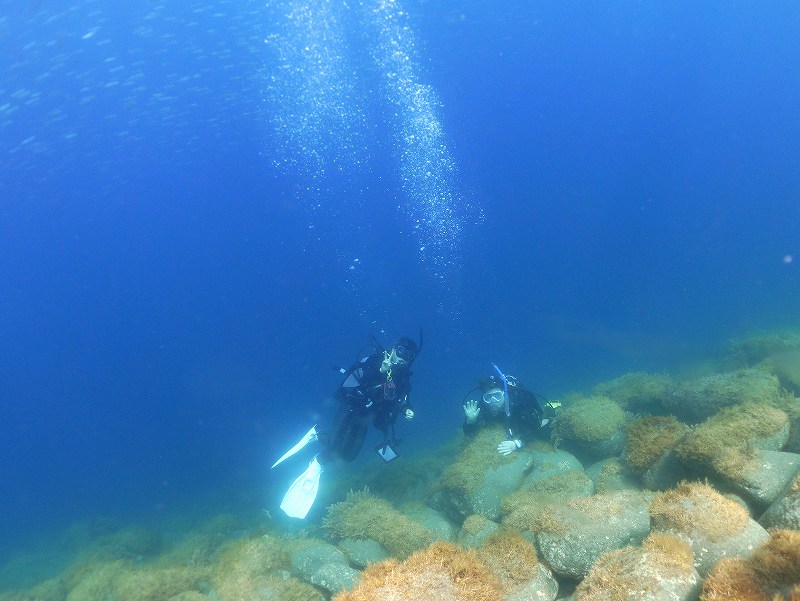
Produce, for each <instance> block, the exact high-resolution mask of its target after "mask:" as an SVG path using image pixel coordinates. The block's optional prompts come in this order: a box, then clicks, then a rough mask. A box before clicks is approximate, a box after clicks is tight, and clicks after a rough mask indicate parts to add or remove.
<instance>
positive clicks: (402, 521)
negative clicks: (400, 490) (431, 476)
mask: <svg viewBox="0 0 800 601" xmlns="http://www.w3.org/2000/svg"><path fill="white" fill-rule="evenodd" d="M322 525H323V528H324V529H325V530H326V531H327V533H328V535H329V536H330V537H331V538H333V539H334V540H340V539H345V538H354V539H371V540H374V541H376V542H378V543H380V544H381V545H382V546H383V547H384V548H385V549H387V550H388V551H389V552H390V553H391V554H392V555H393V556H395V557H399V558H403V557H407V556H408V555H410V554H411V553H413V552H414V551H416V550H418V549H422V548H423V547H425V546H427V545H429V544H430V543H431V542H432V541H433V535H432V534H431V532H430V531H429V530H428V529H427V528H425V527H424V526H422V525H421V524H419V523H417V522H415V521H414V520H412V519H411V518H409V517H408V516H406V515H404V514H402V513H400V512H399V511H398V510H397V509H395V508H394V507H392V505H391V503H389V502H388V501H386V500H385V499H380V498H378V497H375V496H373V495H372V494H370V492H369V491H368V490H362V491H356V492H353V491H351V492H349V493H348V494H347V497H346V498H345V500H344V501H341V502H339V503H336V504H334V505H331V506H330V507H329V508H328V513H327V514H326V516H325V517H324V518H323V521H322Z"/></svg>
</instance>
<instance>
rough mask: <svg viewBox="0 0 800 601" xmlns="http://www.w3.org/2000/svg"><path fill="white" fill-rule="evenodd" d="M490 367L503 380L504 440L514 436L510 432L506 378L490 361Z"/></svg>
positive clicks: (509, 409)
mask: <svg viewBox="0 0 800 601" xmlns="http://www.w3.org/2000/svg"><path fill="white" fill-rule="evenodd" d="M492 367H494V369H495V371H497V373H498V374H499V376H500V379H501V380H502V381H503V399H504V401H505V414H506V440H512V439H513V438H514V436H513V435H512V434H511V402H510V400H509V398H508V380H506V376H505V374H503V372H502V371H500V368H499V367H497V365H496V364H495V363H492Z"/></svg>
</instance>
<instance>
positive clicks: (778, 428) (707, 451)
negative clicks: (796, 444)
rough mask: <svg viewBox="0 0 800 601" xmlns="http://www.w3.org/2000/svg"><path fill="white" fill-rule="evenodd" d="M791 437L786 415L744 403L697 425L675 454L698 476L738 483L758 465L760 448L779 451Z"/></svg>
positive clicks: (762, 404) (778, 411) (758, 404)
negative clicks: (708, 476) (747, 472)
mask: <svg viewBox="0 0 800 601" xmlns="http://www.w3.org/2000/svg"><path fill="white" fill-rule="evenodd" d="M788 436H789V418H788V417H787V415H786V413H785V412H783V411H781V410H780V409H777V408H775V407H772V406H771V405H768V404H766V403H755V402H749V403H742V404H740V405H737V406H735V407H729V408H727V409H723V410H721V411H720V412H719V413H717V414H716V415H713V416H712V417H709V418H708V419H707V420H705V421H704V422H703V423H701V424H699V425H697V426H695V427H694V428H693V429H692V431H691V432H690V433H689V434H687V435H686V436H685V437H684V438H683V439H682V440H681V441H680V442H679V443H678V444H677V445H676V446H675V453H676V455H677V456H678V458H679V459H680V460H681V461H683V462H684V463H685V464H686V465H688V466H691V467H692V468H693V469H695V471H696V472H697V473H698V475H701V476H706V475H712V476H714V475H718V476H721V477H722V478H723V479H725V480H726V481H730V482H736V481H738V480H739V479H740V478H742V476H743V475H744V474H745V472H746V471H747V470H748V469H749V468H752V467H755V466H757V453H756V449H765V450H770V449H771V450H777V449H779V448H781V446H783V445H784V444H785V443H786V441H787V439H788ZM784 484H785V482H784Z"/></svg>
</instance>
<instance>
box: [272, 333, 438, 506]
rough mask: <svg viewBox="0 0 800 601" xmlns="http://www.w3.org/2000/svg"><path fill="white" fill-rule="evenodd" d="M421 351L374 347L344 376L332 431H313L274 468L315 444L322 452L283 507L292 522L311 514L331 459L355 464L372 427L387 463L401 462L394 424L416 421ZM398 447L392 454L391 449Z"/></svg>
mask: <svg viewBox="0 0 800 601" xmlns="http://www.w3.org/2000/svg"><path fill="white" fill-rule="evenodd" d="M421 349H422V332H421V331H420V340H419V346H417V344H416V343H415V342H414V341H413V340H411V339H409V338H400V339H398V341H397V342H396V343H395V345H394V346H393V347H392V348H391V349H390V350H385V349H384V348H383V347H381V346H380V345H377V344H376V345H375V352H373V353H372V354H371V355H369V356H368V357H364V358H363V359H361V360H360V361H358V362H357V363H356V364H355V365H353V366H352V367H350V369H343V370H340V371H341V372H342V373H343V374H345V378H344V381H343V382H342V383H341V385H340V386H339V388H338V389H337V390H336V393H335V397H336V398H337V399H338V400H339V409H338V411H337V413H336V418H335V419H334V422H333V427H332V428H331V430H330V431H326V430H318V429H317V427H316V426H314V427H313V428H311V429H310V430H309V431H308V432H307V433H306V434H305V436H303V438H301V439H300V441H299V442H298V443H297V444H295V445H294V446H293V447H292V448H291V449H289V450H288V451H286V452H285V453H284V454H283V456H281V458H280V459H278V460H277V461H276V462H275V463H274V464H272V467H273V468H274V467H275V466H277V465H279V464H281V463H282V462H283V461H285V460H286V459H288V458H289V457H292V456H293V455H295V454H296V453H298V452H299V451H300V450H302V449H303V448H304V447H305V446H306V445H307V444H309V443H310V442H312V441H319V442H320V443H321V444H322V447H323V448H322V450H321V451H320V452H319V453H318V454H317V455H315V456H314V458H313V459H312V460H311V463H310V464H309V465H308V468H307V469H306V471H305V472H303V473H302V474H301V475H300V476H299V477H298V478H297V479H296V480H295V481H294V483H293V484H292V486H291V487H290V488H289V490H288V491H287V492H286V494H285V495H284V497H283V501H281V509H282V510H283V511H284V512H285V513H286V515H288V516H289V517H294V518H299V519H303V518H305V517H306V515H307V514H308V512H309V510H310V509H311V506H312V505H313V503H314V499H315V498H316V496H317V491H318V489H319V481H320V476H321V475H322V471H323V465H324V464H325V463H327V462H329V461H331V460H333V459H337V458H338V459H342V460H344V461H353V459H355V458H356V457H357V456H358V453H359V452H360V451H361V447H363V446H364V439H365V438H366V436H367V430H368V429H369V426H370V425H372V426H375V427H376V428H378V429H379V430H381V431H382V432H383V442H382V443H381V444H380V445H378V447H377V449H375V450H376V451H377V452H378V453H379V454H380V456H381V457H382V458H383V460H384V461H387V462H388V461H391V460H392V459H395V458H396V457H397V453H396V452H395V448H396V447H397V445H398V444H399V442H400V441H399V440H398V439H397V438H396V437H395V433H394V424H395V422H396V421H397V418H398V416H400V415H401V414H402V415H403V416H404V417H405V418H406V419H409V420H410V419H413V418H414V410H413V409H412V408H411V404H410V403H409V401H408V393H409V392H410V390H411V364H412V363H413V362H414V360H415V359H416V358H417V355H418V354H419V351H420V350H421ZM393 447H394V448H393Z"/></svg>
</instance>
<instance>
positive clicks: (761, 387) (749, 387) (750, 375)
mask: <svg viewBox="0 0 800 601" xmlns="http://www.w3.org/2000/svg"><path fill="white" fill-rule="evenodd" d="M784 397H785V393H784V392H783V390H782V389H781V385H780V382H779V381H778V378H777V377H776V376H775V375H773V374H770V373H768V372H766V371H764V370H761V369H740V370H737V371H732V372H726V373H721V374H711V375H708V376H704V377H702V378H699V379H697V380H692V381H689V382H682V383H680V384H676V385H675V386H672V387H671V389H670V391H669V394H667V395H665V396H664V397H663V399H662V404H663V405H664V407H665V408H666V409H667V410H668V411H669V412H670V413H672V414H673V415H676V416H677V417H678V418H680V419H682V420H684V421H687V422H689V423H697V422H699V421H702V420H704V419H707V418H709V417H711V416H712V415H714V414H715V413H717V412H718V411H720V410H721V409H724V408H726V407H732V406H734V405H739V404H741V403H747V402H753V403H756V402H764V403H779V402H780V401H781V400H782V399H783V398H784Z"/></svg>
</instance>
